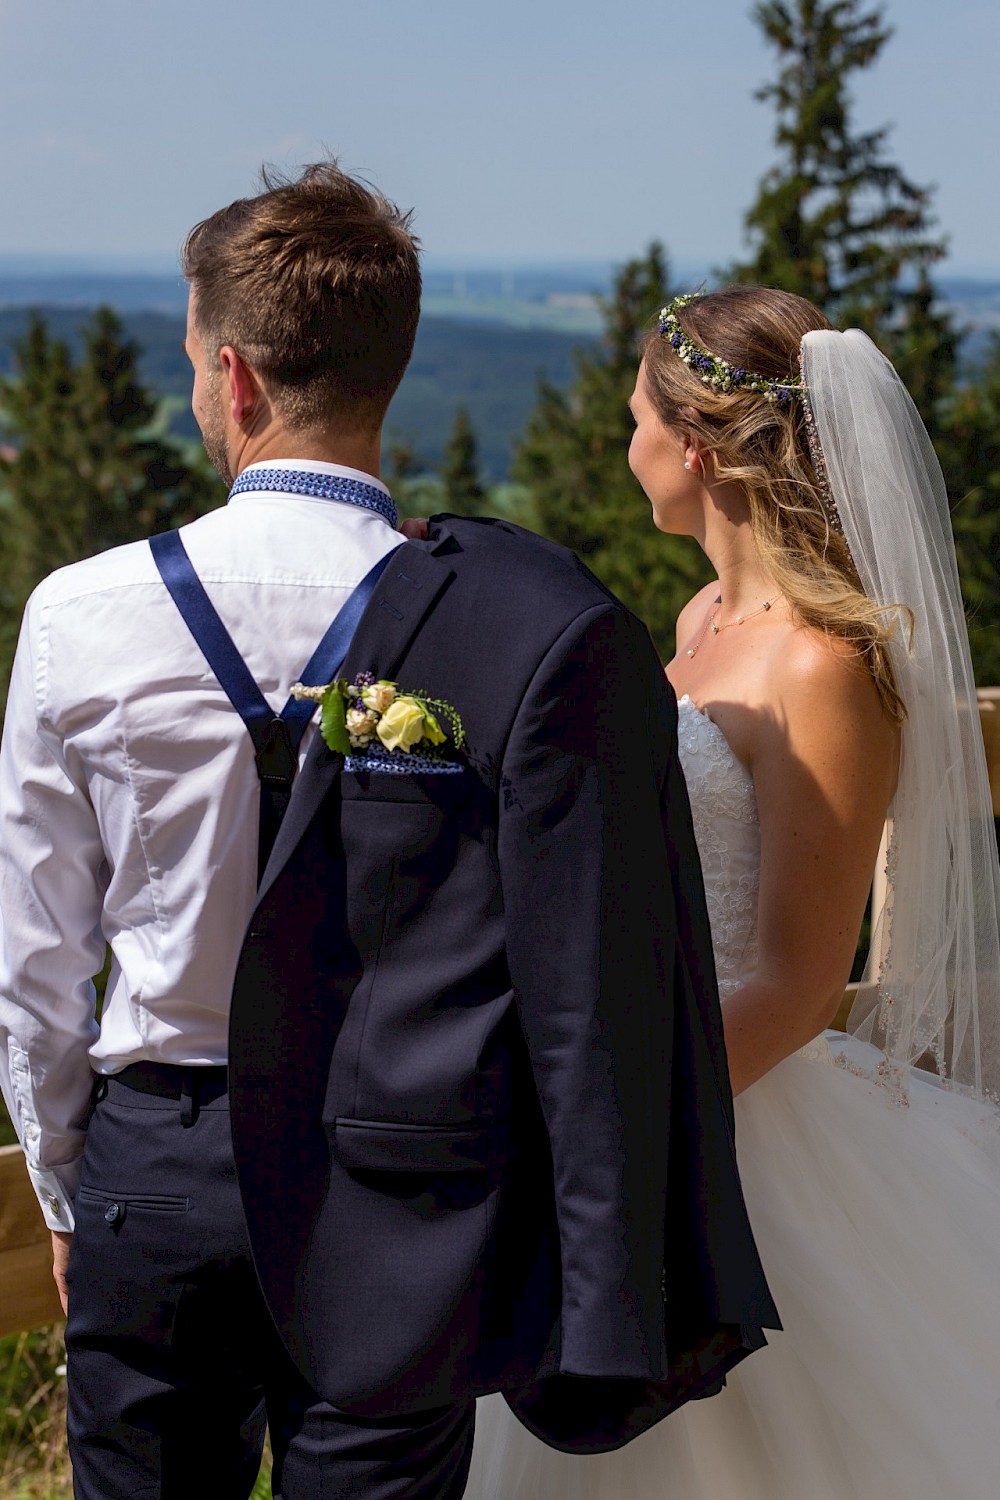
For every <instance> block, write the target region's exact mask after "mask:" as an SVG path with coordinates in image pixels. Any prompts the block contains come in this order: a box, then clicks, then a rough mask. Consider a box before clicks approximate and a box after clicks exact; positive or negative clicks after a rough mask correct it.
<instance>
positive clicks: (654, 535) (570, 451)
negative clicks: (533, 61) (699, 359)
mask: <svg viewBox="0 0 1000 1500" xmlns="http://www.w3.org/2000/svg"><path fill="white" fill-rule="evenodd" d="M668 279H669V277H668V269H667V263H666V259H665V256H664V253H663V249H662V247H661V246H660V245H657V244H654V245H651V246H650V248H649V250H648V251H647V253H646V255H645V256H644V257H642V258H641V259H638V260H633V261H630V262H628V264H626V265H625V266H624V267H623V268H622V269H621V270H620V271H619V273H618V275H617V277H616V280H615V286H614V292H613V295H612V296H611V297H610V298H609V299H607V300H605V301H604V302H603V304H602V313H603V318H604V337H603V347H602V348H601V349H600V350H598V351H596V352H590V351H586V352H583V353H581V354H580V355H579V356H578V359H577V377H576V380H575V382H574V384H573V386H572V388H571V389H570V390H569V391H568V392H563V391H560V390H558V389H557V388H556V387H554V386H552V385H548V384H545V383H543V384H542V386H541V388H540V390H539V398H538V405H537V407H536V408H535V411H534V412H533V413H532V416H531V418H530V420H529V423H528V428H527V431H526V433H525V436H524V438H523V439H522V442H521V444H520V448H519V450H518V453H517V456H516V459H515V465H514V474H515V477H516V478H517V479H518V480H520V482H521V483H522V484H524V485H525V486H526V488H527V490H528V492H529V493H530V497H531V502H532V506H533V513H534V516H535V517H536V520H537V524H538V527H539V529H540V530H541V531H543V532H544V533H545V534H546V535H547V536H550V537H551V538H552V539H553V540H554V541H557V542H562V543H563V545H564V546H567V547H571V548H572V549H573V550H574V551H575V552H577V553H578V554H579V555H580V556H581V557H582V558H583V560H584V561H585V562H586V563H587V565H588V566H589V567H591V568H593V570H594V572H595V573H597V574H598V576H599V577H600V578H602V579H603V580H604V582H605V583H606V584H607V585H608V587H609V588H611V589H613V590H614V592H615V593H616V594H618V596H619V597H620V598H621V599H622V600H623V601H624V602H625V603H626V604H627V605H628V606H629V607H630V608H631V609H633V610H635V612H636V613H637V614H638V615H640V616H641V618H642V619H643V620H645V621H646V623H647V625H648V626H649V628H650V631H651V632H652V635H653V639H654V640H655V641H656V643H657V645H658V647H659V649H660V652H661V654H662V655H663V656H664V658H666V657H668V656H670V655H672V654H673V633H674V623H675V621H676V618H677V614H678V611H679V610H680V607H681V605H682V604H683V603H684V602H685V601H686V600H687V599H688V598H689V597H690V595H691V594H692V593H693V592H694V591H695V589H696V588H698V587H699V586H700V585H701V584H702V583H704V582H705V581H706V579H707V578H708V577H709V576H710V574H709V572H708V571H707V566H708V565H707V564H706V563H705V562H704V559H703V558H702V556H701V553H700V552H699V551H698V549H697V547H696V546H695V545H694V543H691V542H688V541H687V540H686V539H684V538H679V537H671V536H665V535H664V534H663V533H662V532H659V531H657V530H656V528H655V527H654V525H653V522H652V520H651V517H650V509H649V502H648V500H647V499H646V497H645V496H644V494H643V492H642V490H641V488H640V487H639V484H638V482H637V481H636V480H635V479H634V478H633V477H632V474H631V472H630V470H629V467H628V458H627V455H628V447H629V442H630V439H631V436H632V425H633V424H632V418H631V415H630V413H629V410H628V404H627V403H628V399H629V396H630V395H631V394H632V389H633V387H634V385H635V377H636V370H637V367H638V362H639V354H638V344H639V340H640V338H641V337H642V335H643V333H645V332H646V331H647V330H648V329H649V328H651V327H652V326H653V322H654V319H655V316H656V313H657V310H658V309H659V308H660V307H661V306H662V305H663V303H664V302H665V301H667V300H669V297H670V295H671V293H670V291H669V290H668Z"/></svg>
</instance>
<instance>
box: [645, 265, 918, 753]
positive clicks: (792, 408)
mask: <svg viewBox="0 0 1000 1500" xmlns="http://www.w3.org/2000/svg"><path fill="white" fill-rule="evenodd" d="M677 318H678V322H679V324H680V328H681V331H682V332H683V333H684V334H686V335H687V336H688V337H689V338H691V339H693V340H694V341H695V342H696V343H697V344H699V345H700V346H701V347H702V348H703V349H705V350H708V351H709V352H710V353H711V354H714V355H719V356H721V357H722V358H723V359H725V360H728V362H729V364H730V365H731V366H733V367H735V368H737V369H746V370H752V371H754V372H755V373H756V374H758V375H763V376H765V377H767V378H768V379H774V380H793V379H796V378H797V377H798V376H799V374H800V371H799V345H800V343H801V341H802V338H803V336H804V335H805V334H806V333H809V332H810V331H811V330H813V329H816V328H831V327H832V326H833V325H832V324H831V323H830V322H829V320H828V319H827V318H826V317H825V316H824V314H823V313H821V312H820V311H819V309H818V308H816V307H813V305H812V303H811V302H807V301H806V300H805V298H804V297H797V296H795V295H794V293H792V292H779V291H774V290H772V289H769V288H767V287H749V286H734V287H728V288H726V289H725V290H723V291H719V292H709V293H708V294H707V295H706V296H704V297H699V298H698V299H697V300H695V301H692V302H690V303H688V304H687V305H686V306H683V307H681V308H679V310H678V312H677ZM642 352H643V357H644V361H645V371H646V388H647V392H648V395H649V399H650V401H651V403H652V405H653V408H654V410H655V411H656V414H657V416H658V417H659V419H660V421H661V422H662V423H663V424H664V426H666V427H671V428H679V427H682V428H683V429H684V430H685V431H686V432H691V433H694V434H695V435H696V436H697V437H699V438H700V439H701V441H702V442H703V443H704V445H705V447H706V448H707V449H708V450H709V451H710V452H711V455H712V462H713V467H714V472H715V476H716V477H717V478H718V479H720V480H725V481H730V482H734V483H737V484H739V485H741V486H742V488H743V490H744V492H745V493H746V497H747V500H748V502H749V506H750V530H751V534H752V536H753V540H754V546H755V547H756V550H757V555H758V557H759V558H760V561H761V565H762V566H763V567H764V568H765V569H766V571H767V572H768V574H769V575H770V576H771V577H772V578H773V579H774V582H775V585H776V586H777V588H778V589H780V591H781V593H782V594H783V595H784V596H785V598H786V599H787V600H788V602H789V604H790V605H791V607H792V610H793V612H794V614H795V617H796V618H797V619H798V620H800V621H801V623H802V624H803V625H809V626H812V627H813V628H814V629H817V630H822V631H824V632H825V633H826V634H827V635H830V636H834V637H837V638H839V639H841V640H843V641H845V642H847V643H848V644H849V645H850V646H851V648H852V649H853V650H854V652H855V653H856V654H857V657H858V659H859V661H861V662H862V663H863V664H864V666H865V667H866V669H867V671H868V672H869V673H870V675H871V678H872V681H873V682H874V684H875V688H876V690H877V692H878V695H879V698H880V700H881V702H882V706H883V708H884V710H885V712H886V714H887V715H888V717H889V718H890V719H891V720H892V721H893V722H894V723H896V724H899V723H901V722H902V720H903V719H904V718H905V716H906V708H905V705H904V703H903V701H902V699H901V697H900V695H899V692H898V691H897V688H896V678H895V673H894V672H893V668H892V660H891V657H890V653H889V650H888V642H889V640H890V638H891V637H892V635H893V634H894V632H895V630H896V626H897V623H898V620H899V617H900V615H903V616H904V618H906V617H909V619H910V621H911V622H912V616H910V612H909V610H908V609H907V608H906V607H905V606H903V605H897V606H892V607H890V608H888V609H887V608H886V607H885V606H883V605H880V604H876V603H875V602H874V601H873V600H871V599H869V598H868V596H867V595H866V594H865V592H864V590H863V589H862V587H861V583H860V581H859V579H858V575H857V572H856V570H855V567H854V563H853V561H852V559H851V554H850V550H849V548H848V546H847V543H846V541H845V540H844V538H843V536H842V534H841V533H840V532H839V531H838V530H837V529H835V527H834V526H833V525H831V522H830V517H829V515H828V512H827V510H826V508H825V506H824V495H823V490H822V486H821V482H820V476H819V475H818V474H817V472H816V468H815V465H814V462H813V457H812V452H811V450H810V444H809V434H808V423H807V409H806V406H805V403H804V402H803V401H802V399H801V398H798V397H795V398H793V399H791V400H790V401H780V400H768V398H767V397H766V396H764V395H762V394H761V393H760V391H753V390H749V389H745V388H740V387H733V388H732V389H730V390H728V391H723V390H719V389H717V388H715V387H713V386H711V385H708V384H705V383H704V381H703V380H702V378H701V376H700V375H699V374H696V373H694V371H692V369H691V368H690V367H689V366H688V365H687V364H685V362H684V361H683V359H681V358H679V357H678V355H677V353H676V352H675V350H674V349H673V348H672V347H671V345H670V343H669V342H668V341H667V340H665V339H663V338H662V337H660V335H659V334H658V333H651V334H649V335H648V336H647V338H646V339H645V341H644V344H643V351H642Z"/></svg>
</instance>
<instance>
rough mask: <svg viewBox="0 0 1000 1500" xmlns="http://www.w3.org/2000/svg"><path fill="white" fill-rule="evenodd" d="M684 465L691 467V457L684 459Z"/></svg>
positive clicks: (686, 467) (687, 467)
mask: <svg viewBox="0 0 1000 1500" xmlns="http://www.w3.org/2000/svg"><path fill="white" fill-rule="evenodd" d="M684 467H685V469H690V467H691V461H690V459H687V458H686V459H685V460H684Z"/></svg>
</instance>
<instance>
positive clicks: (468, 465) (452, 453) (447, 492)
mask: <svg viewBox="0 0 1000 1500" xmlns="http://www.w3.org/2000/svg"><path fill="white" fill-rule="evenodd" d="M441 482H442V486H443V490H444V496H443V502H442V503H443V505H444V508H445V510H446V511H449V512H450V513H451V514H452V515H456V516H481V515H484V514H485V513H486V511H487V510H488V509H489V506H488V505H487V496H486V490H485V487H484V485H483V482H482V478H481V476H480V472H479V448H478V445H477V443H476V434H475V430H474V428H473V426H472V422H471V421H470V419H469V413H468V412H467V411H466V409H465V407H464V406H459V407H456V409H455V421H454V424H453V425H452V429H451V435H450V437H449V438H448V443H447V446H446V447H445V450H444V462H443V464H442V466H441Z"/></svg>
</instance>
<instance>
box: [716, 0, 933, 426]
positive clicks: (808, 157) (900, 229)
mask: <svg viewBox="0 0 1000 1500" xmlns="http://www.w3.org/2000/svg"><path fill="white" fill-rule="evenodd" d="M753 14H754V19H755V20H756V22H757V24H758V25H759V26H760V28H761V30H762V31H763V33H764V35H765V37H766V38H767V40H768V41H769V42H770V43H771V44H772V46H773V47H774V48H775V50H776V52H777V54H778V59H779V68H778V71H777V74H776V76H775V77H774V78H773V79H772V80H770V81H769V82H767V83H766V84H764V85H763V86H762V87H761V88H760V89H758V91H757V94H756V97H757V98H758V99H761V100H764V101H766V102H771V103H773V104H774V106H775V110H776V113H777V123H776V128H775V144H776V146H777V148H778V152H779V159H778V161H777V163H776V164H775V166H774V167H772V169H771V170H770V171H769V172H768V173H767V174H766V176H765V177H764V179H763V181H762V182H761V184H760V189H759V192H758V196H757V200H756V202H755V203H754V204H753V206H752V207H751V209H750V210H749V212H748V213H747V216H746V228H747V233H748V238H749V241H750V246H751V256H750V258H749V259H748V260H747V261H746V262H744V263H741V264H739V265H737V266H734V267H733V268H732V270H731V273H730V274H731V275H732V277H733V279H735V280H738V281H743V282H749V283H755V284H756V285H759V286H773V287H780V288H782V289H783V290H785V291H789V292H797V293H798V294H799V295H800V296H802V297H807V298H808V299H809V301H810V302H814V303H815V304H816V305H817V306H818V307H821V308H822V309H823V310H824V311H825V312H826V313H827V314H828V316H829V317H830V318H831V319H832V320H833V321H834V322H836V323H838V324H839V325H840V326H842V327H846V326H849V325H850V326H854V327H859V328H863V329H865V331H866V332H868V333H869V334H871V335H872V337H873V338H875V339H876V340H877V341H878V342H879V343H880V344H881V345H882V347H883V348H884V349H885V350H886V352H887V353H888V354H890V355H891V356H892V357H893V359H894V361H895V363H896V365H897V367H898V368H899V371H900V374H901V375H902V377H903V379H904V380H905V381H906V383H907V385H908V386H909V387H910V389H911V391H912V392H913V394H914V397H915V399H916V400H917V402H918V405H919V406H920V407H921V414H922V415H923V416H924V417H925V420H927V419H929V418H931V417H932V414H933V407H934V403H935V401H936V400H937V398H938V397H939V396H940V395H941V394H943V393H944V392H945V391H946V390H947V388H948V386H949V384H950V381H951V377H952V372H953V367H954V344H955V333H954V330H953V328H952V327H951V323H950V320H949V319H948V317H947V315H946V314H944V313H942V312H941V311H939V310H937V309H935V307H934V305H933V303H934V290H933V287H932V284H931V278H930V270H931V267H932V266H933V265H934V264H935V263H936V262H937V261H939V260H940V259H941V258H942V257H943V255H944V254H945V250H946V247H945V244H944V243H943V242H942V241H941V240H940V239H938V238H935V237H934V235H933V234H932V232H931V231H932V224H933V220H932V217H931V213H930V191H929V189H927V188H925V187H918V186H917V185H916V184H915V183H913V182H911V181H910V180H909V178H907V177H906V176H905V175H904V173H903V172H902V170H901V169H900V167H898V166H897V165H895V164H894V163H893V162H891V161H890V160H888V159H887V157H886V155H885V148H886V141H887V138H888V128H887V127H882V128H880V129H877V130H871V131H867V132H866V131H860V132H859V131H856V130H855V129H854V126H853V122H852V117H851V116H852V111H851V100H850V96H849V84H850V80H851V78H852V76H853V75H854V74H855V73H856V72H859V71H862V70H864V69H866V68H868V67H870V66H871V65H872V64H873V63H874V62H875V60H876V59H877V57H878V56H879V54H880V52H881V51H882V48H883V47H884V46H885V44H886V42H887V41H888V40H889V38H890V36H891V35H892V31H891V29H890V28H889V27H887V26H886V25H885V24H884V20H883V12H882V9H881V7H878V6H876V7H875V8H873V9H869V10H866V9H865V8H864V6H863V5H862V4H861V0H767V3H762V4H758V5H757V6H756V7H755V9H754V13H753Z"/></svg>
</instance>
